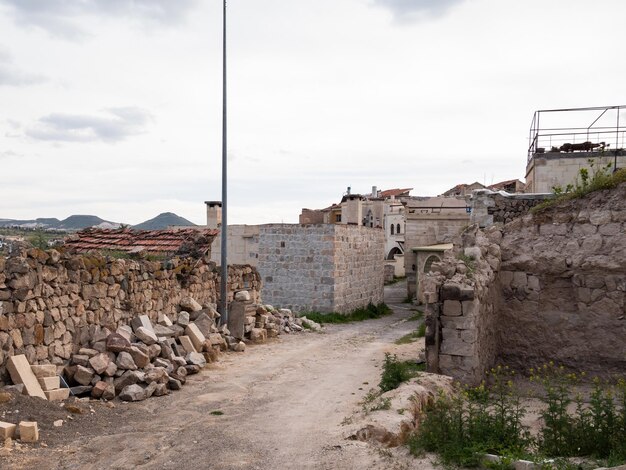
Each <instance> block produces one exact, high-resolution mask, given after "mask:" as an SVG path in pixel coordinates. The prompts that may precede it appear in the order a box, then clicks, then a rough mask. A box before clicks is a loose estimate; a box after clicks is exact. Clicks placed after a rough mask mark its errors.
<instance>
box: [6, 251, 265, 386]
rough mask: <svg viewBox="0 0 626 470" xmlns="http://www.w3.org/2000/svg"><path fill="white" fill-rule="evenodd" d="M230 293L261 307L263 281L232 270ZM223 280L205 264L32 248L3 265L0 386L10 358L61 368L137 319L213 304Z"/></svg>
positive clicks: (211, 265) (247, 271) (173, 315)
mask: <svg viewBox="0 0 626 470" xmlns="http://www.w3.org/2000/svg"><path fill="white" fill-rule="evenodd" d="M228 269H229V276H228V282H229V285H228V291H229V298H230V299H232V296H233V292H235V291H237V290H243V289H245V290H248V291H249V292H250V294H251V296H252V300H253V301H255V302H258V301H259V300H260V299H259V291H260V287H261V280H260V277H259V275H258V273H257V271H256V270H255V269H254V268H252V267H250V266H229V268H228ZM219 282H220V273H219V271H218V269H216V267H215V264H214V263H210V262H208V261H207V260H206V259H205V258H202V259H194V258H173V259H170V260H167V261H148V260H130V259H115V258H111V257H105V256H102V255H98V254H93V255H92V254H90V255H71V254H69V253H61V252H59V251H56V250H50V251H48V252H45V251H42V250H39V249H36V248H33V249H30V250H27V251H26V250H22V251H21V252H17V253H14V254H13V255H12V256H10V257H8V258H4V257H0V381H2V378H3V375H4V374H5V364H6V361H7V359H8V357H10V356H13V355H17V354H25V355H26V357H27V359H28V361H29V362H30V363H31V364H39V363H50V362H51V363H53V364H57V365H59V364H63V363H64V362H65V361H67V360H68V359H69V358H70V356H71V354H72V353H74V352H76V351H77V350H78V349H79V348H80V347H82V346H86V345H87V344H88V343H89V342H90V341H92V340H93V339H94V337H96V336H98V334H100V331H101V330H103V329H104V328H108V329H109V330H111V331H115V330H116V329H117V327H118V326H120V325H123V324H128V323H129V322H130V321H131V320H132V318H134V317H135V316H138V315H142V314H145V315H147V316H148V317H149V318H150V319H151V320H152V321H153V322H154V323H157V321H158V320H159V317H160V316H162V315H167V316H169V317H170V319H171V320H173V321H176V319H177V316H178V311H179V308H180V307H179V304H180V303H181V300H183V299H184V298H187V297H191V298H193V299H194V300H196V301H197V302H198V303H200V304H202V305H204V306H207V305H211V304H215V303H216V302H217V301H218V293H219Z"/></svg>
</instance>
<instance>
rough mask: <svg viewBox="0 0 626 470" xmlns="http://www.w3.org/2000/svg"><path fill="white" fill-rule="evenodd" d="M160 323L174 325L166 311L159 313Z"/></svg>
mask: <svg viewBox="0 0 626 470" xmlns="http://www.w3.org/2000/svg"><path fill="white" fill-rule="evenodd" d="M159 324H160V325H163V326H168V327H169V326H172V325H173V323H172V320H170V317H168V316H167V315H165V314H164V313H159Z"/></svg>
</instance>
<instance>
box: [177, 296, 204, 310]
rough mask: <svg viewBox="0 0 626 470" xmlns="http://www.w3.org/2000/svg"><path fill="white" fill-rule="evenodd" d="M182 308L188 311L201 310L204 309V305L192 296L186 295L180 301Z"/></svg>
mask: <svg viewBox="0 0 626 470" xmlns="http://www.w3.org/2000/svg"><path fill="white" fill-rule="evenodd" d="M180 308H182V309H183V310H186V311H187V312H199V311H200V310H202V305H200V304H199V303H198V302H196V300H195V299H193V298H192V297H184V298H182V299H181V301H180Z"/></svg>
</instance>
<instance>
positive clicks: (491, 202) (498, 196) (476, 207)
mask: <svg viewBox="0 0 626 470" xmlns="http://www.w3.org/2000/svg"><path fill="white" fill-rule="evenodd" d="M551 197H553V195H552V194H509V193H507V192H505V191H498V192H494V191H491V190H489V189H479V190H475V191H474V192H473V193H472V215H471V219H470V223H472V224H478V226H479V227H489V226H490V225H493V224H495V223H498V222H500V223H508V222H511V221H512V220H513V219H516V218H518V217H521V216H523V215H526V214H527V213H528V211H529V210H530V209H531V208H533V207H535V206H536V205H537V204H540V203H542V202H543V201H545V200H546V199H550V198H551Z"/></svg>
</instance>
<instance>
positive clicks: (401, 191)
mask: <svg viewBox="0 0 626 470" xmlns="http://www.w3.org/2000/svg"><path fill="white" fill-rule="evenodd" d="M412 189H413V188H404V189H398V188H396V189H387V190H385V191H381V192H380V197H382V198H388V197H391V196H395V197H398V196H402V195H405V196H408V195H409V191H411V190H412ZM405 193H406V194H405Z"/></svg>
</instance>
